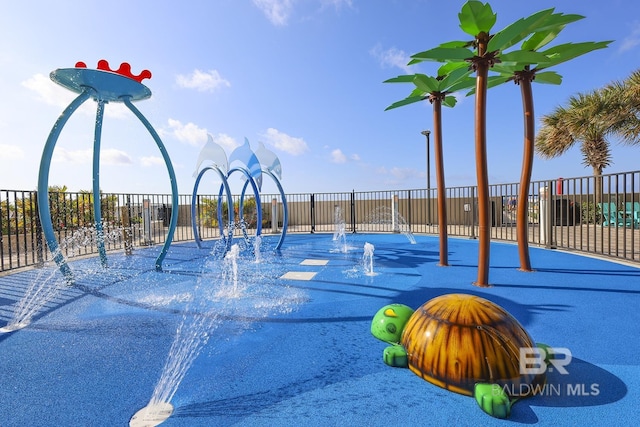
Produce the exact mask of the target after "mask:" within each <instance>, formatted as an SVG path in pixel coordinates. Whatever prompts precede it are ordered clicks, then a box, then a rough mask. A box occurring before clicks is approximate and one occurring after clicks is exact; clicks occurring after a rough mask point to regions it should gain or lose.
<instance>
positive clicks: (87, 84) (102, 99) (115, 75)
mask: <svg viewBox="0 0 640 427" xmlns="http://www.w3.org/2000/svg"><path fill="white" fill-rule="evenodd" d="M50 77H51V80H53V81H54V82H56V83H58V84H59V85H61V86H63V87H65V88H67V89H69V90H71V91H73V92H76V93H78V96H77V97H76V98H75V99H74V100H73V101H72V102H71V103H70V104H69V106H68V107H67V108H66V109H65V110H64V111H63V112H62V114H61V115H60V117H59V118H58V120H57V121H56V123H55V124H54V125H53V128H52V129H51V132H50V133H49V137H48V138H47V142H46V143H45V146H44V150H43V152H42V158H41V160H40V172H39V175H38V197H37V200H38V210H39V212H40V220H41V221H42V231H43V233H44V236H45V238H46V240H47V245H48V246H49V250H51V253H52V254H53V259H54V261H55V262H56V264H57V265H58V268H59V269H60V271H61V272H62V273H63V275H64V277H65V279H66V280H67V282H73V274H72V272H71V269H70V268H69V266H68V265H67V263H66V260H65V259H64V256H63V255H62V252H61V251H60V250H59V245H58V241H57V239H56V235H55V233H54V229H53V224H52V220H51V213H50V207H49V197H48V194H49V167H50V164H51V158H52V156H53V150H54V148H55V145H56V143H57V141H58V137H59V136H60V132H61V131H62V128H63V127H64V125H65V124H66V122H67V121H68V120H69V118H70V117H71V115H72V114H73V113H74V112H75V111H76V109H78V107H80V106H81V105H82V104H83V103H84V102H85V101H86V100H87V99H89V98H93V99H94V100H95V101H96V102H97V104H98V107H97V112H96V122H95V132H94V141H93V209H94V220H95V229H96V236H97V238H96V240H97V247H98V252H99V254H100V260H101V262H102V265H103V266H106V264H107V257H106V251H105V247H104V234H103V230H102V217H101V209H100V204H101V200H100V181H99V177H100V140H101V135H102V121H103V116H104V106H105V104H107V103H109V102H122V103H124V104H125V105H126V106H127V107H128V108H129V109H130V110H131V111H132V112H133V113H134V114H135V115H136V117H137V118H138V120H140V121H141V122H142V124H143V125H144V126H145V127H146V128H147V130H148V131H149V133H150V134H151V136H152V138H153V139H154V141H155V142H156V144H157V146H158V148H159V149H160V153H161V154H162V157H163V159H164V161H165V164H166V166H167V171H168V172H169V179H170V181H171V194H172V212H174V213H175V212H178V185H177V182H176V177H175V173H174V171H173V166H172V165H171V160H170V159H169V155H168V154H167V150H166V149H165V147H164V145H163V144H162V141H161V139H160V137H159V136H158V134H157V132H156V131H155V130H154V129H153V127H152V126H151V124H150V123H149V121H148V120H147V119H146V118H145V117H144V116H143V115H142V113H140V111H139V110H138V109H137V108H136V107H135V106H134V105H133V104H132V102H133V101H139V100H143V99H147V98H149V97H151V91H150V90H149V88H148V87H146V86H145V85H143V84H142V83H141V82H142V80H143V79H148V78H151V72H150V71H149V70H143V71H142V72H141V73H140V74H139V75H134V74H132V73H131V66H130V65H129V64H128V63H126V62H124V63H122V64H121V65H120V68H118V69H117V70H111V68H110V67H109V63H108V62H107V61H106V60H104V59H102V60H100V61H98V67H97V69H88V68H87V66H86V64H84V63H83V62H78V63H76V66H75V68H62V69H58V70H55V71H52V72H51V75H50ZM177 222H178V215H176V214H174V215H172V216H171V221H170V223H169V230H168V233H167V237H166V239H165V242H164V245H163V247H162V250H161V251H160V254H159V255H158V257H157V258H156V265H155V266H156V270H161V269H162V261H163V259H164V257H165V256H166V254H167V251H168V249H169V245H171V241H172V240H173V234H174V231H175V228H176V225H177Z"/></svg>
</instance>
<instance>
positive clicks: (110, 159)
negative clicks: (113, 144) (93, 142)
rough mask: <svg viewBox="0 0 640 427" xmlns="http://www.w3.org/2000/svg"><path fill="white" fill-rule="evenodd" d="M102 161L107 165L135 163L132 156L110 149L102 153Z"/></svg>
mask: <svg viewBox="0 0 640 427" xmlns="http://www.w3.org/2000/svg"><path fill="white" fill-rule="evenodd" d="M100 161H101V162H104V164H105V165H130V164H132V163H133V160H131V156H129V155H128V154H127V153H125V152H124V151H121V150H116V149H114V148H109V149H107V150H101V151H100Z"/></svg>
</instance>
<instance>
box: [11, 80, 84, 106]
mask: <svg viewBox="0 0 640 427" xmlns="http://www.w3.org/2000/svg"><path fill="white" fill-rule="evenodd" d="M21 84H22V86H24V87H26V88H27V89H29V90H31V91H33V92H35V94H36V98H37V99H38V100H39V101H42V102H44V103H45V104H47V105H53V106H54V107H59V108H61V109H62V108H66V106H67V105H69V103H70V102H71V101H72V100H73V98H74V96H73V94H72V92H71V91H69V90H67V89H65V88H63V87H62V86H60V85H57V84H55V83H53V82H52V81H51V79H50V78H49V77H47V76H45V75H44V74H36V75H34V76H32V77H30V78H28V79H27V80H25V81H23V82H22V83H21ZM76 96H77V95H76Z"/></svg>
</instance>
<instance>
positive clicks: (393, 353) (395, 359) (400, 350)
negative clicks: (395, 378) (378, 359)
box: [382, 345, 409, 368]
mask: <svg viewBox="0 0 640 427" xmlns="http://www.w3.org/2000/svg"><path fill="white" fill-rule="evenodd" d="M382 359H383V360H384V363H386V364H387V365H389V366H393V367H394V368H406V367H408V366H409V360H408V359H407V351H406V350H405V349H404V347H403V346H401V345H391V346H389V347H387V348H385V349H384V352H383V353H382Z"/></svg>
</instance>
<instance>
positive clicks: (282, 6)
mask: <svg viewBox="0 0 640 427" xmlns="http://www.w3.org/2000/svg"><path fill="white" fill-rule="evenodd" d="M253 4H254V5H256V7H257V8H258V9H260V10H261V11H262V13H264V14H265V16H266V17H267V19H268V20H269V21H270V22H271V23H272V24H273V25H276V26H284V25H287V21H288V20H289V16H290V15H291V11H292V9H293V0H253Z"/></svg>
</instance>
